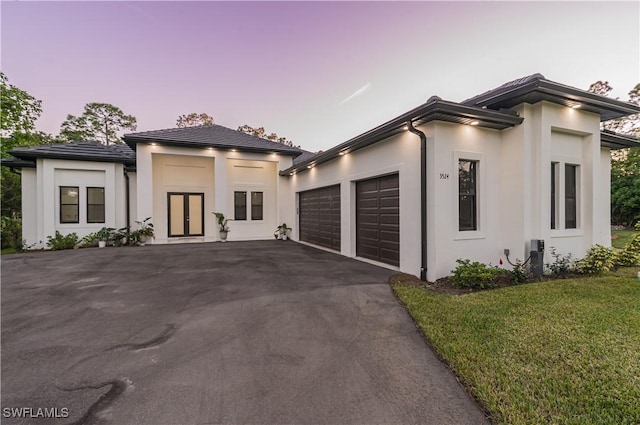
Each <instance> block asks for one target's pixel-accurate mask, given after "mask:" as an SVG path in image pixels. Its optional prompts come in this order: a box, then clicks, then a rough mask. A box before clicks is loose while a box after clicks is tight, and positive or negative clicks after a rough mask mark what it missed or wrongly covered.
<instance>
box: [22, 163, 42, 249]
mask: <svg viewBox="0 0 640 425" xmlns="http://www.w3.org/2000/svg"><path fill="white" fill-rule="evenodd" d="M20 178H21V185H22V187H21V190H22V239H23V240H25V241H26V245H27V246H30V245H37V244H38V242H39V241H40V240H41V239H38V212H39V211H38V197H37V173H36V169H35V168H23V169H22V170H21V171H20Z"/></svg>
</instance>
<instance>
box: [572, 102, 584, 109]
mask: <svg viewBox="0 0 640 425" xmlns="http://www.w3.org/2000/svg"><path fill="white" fill-rule="evenodd" d="M581 106H582V105H581V104H579V103H576V104H575V105H571V109H578V108H580V107H581Z"/></svg>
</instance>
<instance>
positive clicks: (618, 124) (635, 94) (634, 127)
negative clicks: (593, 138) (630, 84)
mask: <svg viewBox="0 0 640 425" xmlns="http://www.w3.org/2000/svg"><path fill="white" fill-rule="evenodd" d="M611 90H613V87H611V86H610V85H609V82H608V81H596V82H595V83H593V84H591V86H589V90H588V91H590V92H591V93H595V94H598V95H600V96H608V95H609V93H611ZM628 101H629V102H630V103H634V104H636V105H640V83H638V84H636V86H635V87H634V88H633V89H631V91H629V100H628ZM601 128H602V129H603V130H609V131H613V132H616V133H620V134H624V135H627V136H632V137H640V114H633V115H629V116H627V117H622V118H617V119H614V120H609V121H605V122H603V123H602V124H601Z"/></svg>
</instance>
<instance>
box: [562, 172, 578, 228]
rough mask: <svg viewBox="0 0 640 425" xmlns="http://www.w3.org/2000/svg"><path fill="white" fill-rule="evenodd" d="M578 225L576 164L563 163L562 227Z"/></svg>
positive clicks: (575, 226)
mask: <svg viewBox="0 0 640 425" xmlns="http://www.w3.org/2000/svg"><path fill="white" fill-rule="evenodd" d="M577 227H578V166H577V165H572V164H565V165H564V228H565V229H576V228H577Z"/></svg>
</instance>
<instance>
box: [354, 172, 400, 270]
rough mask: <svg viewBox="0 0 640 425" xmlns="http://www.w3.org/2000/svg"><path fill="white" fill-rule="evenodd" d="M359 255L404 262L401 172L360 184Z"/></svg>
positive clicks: (373, 258) (384, 261)
mask: <svg viewBox="0 0 640 425" xmlns="http://www.w3.org/2000/svg"><path fill="white" fill-rule="evenodd" d="M356 239H357V241H356V255H358V256H359V257H364V258H369V259H371V260H377V261H381V262H383V263H386V264H391V265H394V266H399V265H400V188H399V178H398V174H392V175H389V176H383V177H376V178H374V179H368V180H362V181H359V182H357V183H356Z"/></svg>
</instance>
